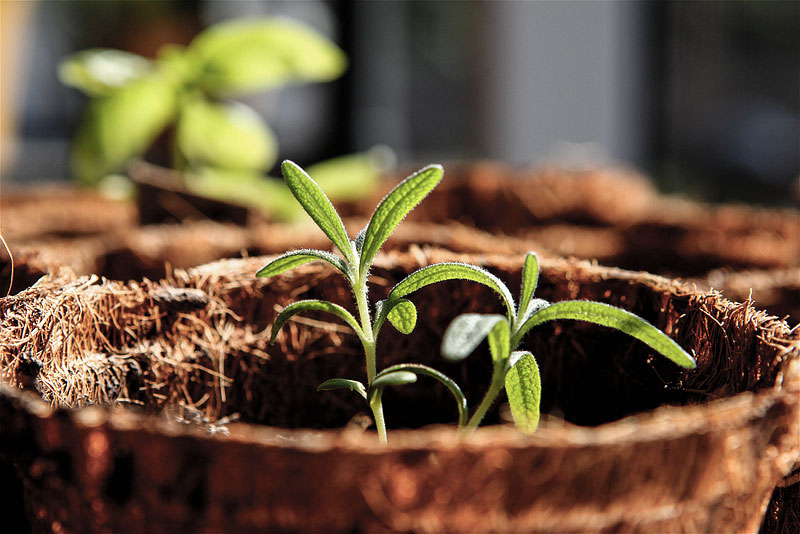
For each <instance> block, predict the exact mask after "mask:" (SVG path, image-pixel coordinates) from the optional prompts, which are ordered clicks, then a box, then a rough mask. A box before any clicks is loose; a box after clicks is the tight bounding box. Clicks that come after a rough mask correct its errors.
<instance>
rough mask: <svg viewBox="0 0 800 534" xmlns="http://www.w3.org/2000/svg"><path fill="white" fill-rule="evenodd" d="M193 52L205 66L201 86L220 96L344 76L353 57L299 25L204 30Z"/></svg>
mask: <svg viewBox="0 0 800 534" xmlns="http://www.w3.org/2000/svg"><path fill="white" fill-rule="evenodd" d="M187 52H188V53H189V54H190V55H192V56H193V57H195V58H197V59H196V60H197V61H198V63H199V64H200V65H201V66H202V68H201V70H200V74H199V79H198V84H199V85H200V86H201V87H202V88H203V89H204V90H205V91H208V92H211V93H213V94H216V95H219V94H224V95H232V94H242V93H246V92H251V91H255V90H264V89H271V88H274V87H279V86H281V85H286V84H288V83H297V82H322V81H329V80H333V79H335V78H337V77H339V76H340V75H341V74H342V73H343V72H344V70H345V68H346V66H347V58H346V57H345V55H344V52H342V51H341V50H340V49H339V47H337V46H336V45H335V44H333V43H332V42H331V41H330V40H328V39H327V38H326V37H324V36H323V35H322V34H320V33H319V32H317V31H316V30H314V29H312V28H311V27H309V26H306V25H304V24H301V23H299V22H296V21H293V20H289V19H282V18H277V17H276V18H268V19H241V20H234V21H230V22H223V23H220V24H216V25H215V26H212V27H211V28H209V29H207V30H205V31H203V32H202V33H201V34H200V35H198V36H197V37H196V38H195V39H194V41H192V42H191V44H190V45H189V47H188V49H187Z"/></svg>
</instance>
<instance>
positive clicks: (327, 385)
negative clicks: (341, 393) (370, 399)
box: [317, 378, 367, 400]
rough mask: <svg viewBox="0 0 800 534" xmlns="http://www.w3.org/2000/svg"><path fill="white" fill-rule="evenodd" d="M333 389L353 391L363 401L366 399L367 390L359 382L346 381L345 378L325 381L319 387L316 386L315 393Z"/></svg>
mask: <svg viewBox="0 0 800 534" xmlns="http://www.w3.org/2000/svg"><path fill="white" fill-rule="evenodd" d="M334 389H349V390H350V391H355V392H356V393H358V394H359V395H361V396H362V397H364V399H365V400H366V398H367V389H366V388H365V387H364V384H362V383H361V382H359V381H358V380H348V379H346V378H331V379H329V380H326V381H325V382H323V383H322V384H320V385H319V386H317V391H332V390H334Z"/></svg>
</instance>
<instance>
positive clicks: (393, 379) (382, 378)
mask: <svg viewBox="0 0 800 534" xmlns="http://www.w3.org/2000/svg"><path fill="white" fill-rule="evenodd" d="M416 381H417V375H416V374H415V373H412V372H410V371H392V372H389V373H381V374H380V375H375V380H373V381H372V384H370V387H369V389H370V391H371V392H374V391H378V390H381V389H383V388H385V387H389V386H405V385H406V384H413V383H414V382H416ZM373 394H374V393H373Z"/></svg>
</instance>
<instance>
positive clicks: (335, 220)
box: [281, 160, 356, 265]
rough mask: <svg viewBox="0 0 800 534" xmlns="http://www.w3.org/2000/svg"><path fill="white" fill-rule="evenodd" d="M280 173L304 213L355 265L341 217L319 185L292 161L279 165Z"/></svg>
mask: <svg viewBox="0 0 800 534" xmlns="http://www.w3.org/2000/svg"><path fill="white" fill-rule="evenodd" d="M281 171H282V172H283V178H284V180H285V181H286V185H288V186H289V189H291V191H292V194H293V195H294V197H295V198H296V199H297V201H298V202H299V203H300V205H301V206H303V209H304V210H306V213H308V214H309V215H310V216H311V218H312V219H314V222H315V223H317V226H319V228H320V229H321V230H322V231H323V232H324V233H325V235H326V236H328V238H329V239H330V240H331V242H332V243H333V244H334V245H336V248H338V249H339V250H340V251H341V252H342V254H344V257H345V258H347V261H348V262H349V263H351V264H353V265H355V264H356V261H355V257H354V256H353V250H352V247H351V246H350V239H349V238H348V237H347V231H345V229H344V223H342V219H341V217H339V214H338V213H337V212H336V209H335V208H334V207H333V204H331V201H330V200H328V197H327V196H326V195H325V193H324V192H323V191H322V189H321V188H320V187H319V185H317V183H316V182H315V181H314V180H312V179H311V177H310V176H309V175H308V174H307V173H306V172H305V171H304V170H303V169H301V168H300V167H299V166H298V165H297V164H296V163H294V162H292V161H289V160H286V161H284V162H283V164H282V165H281Z"/></svg>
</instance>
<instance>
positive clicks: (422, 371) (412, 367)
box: [375, 363, 467, 426]
mask: <svg viewBox="0 0 800 534" xmlns="http://www.w3.org/2000/svg"><path fill="white" fill-rule="evenodd" d="M395 371H410V372H412V373H415V374H419V375H425V376H429V377H431V378H434V379H436V380H438V381H439V382H441V383H442V384H444V386H445V387H446V388H447V389H449V390H450V393H452V394H453V397H454V398H455V399H456V404H458V426H463V425H465V424H466V423H467V399H466V397H464V393H462V391H461V388H460V387H458V384H456V383H455V382H454V381H453V380H452V379H451V378H450V377H448V376H447V375H445V374H444V373H442V372H439V371H437V370H436V369H433V368H432V367H428V366H427V365H422V364H421V363H400V364H397V365H392V366H391V367H387V368H386V369H384V370H383V371H381V372H380V373H378V374H377V375H375V376H376V378H379V377H381V376H382V375H384V374H388V373H393V372H395Z"/></svg>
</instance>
